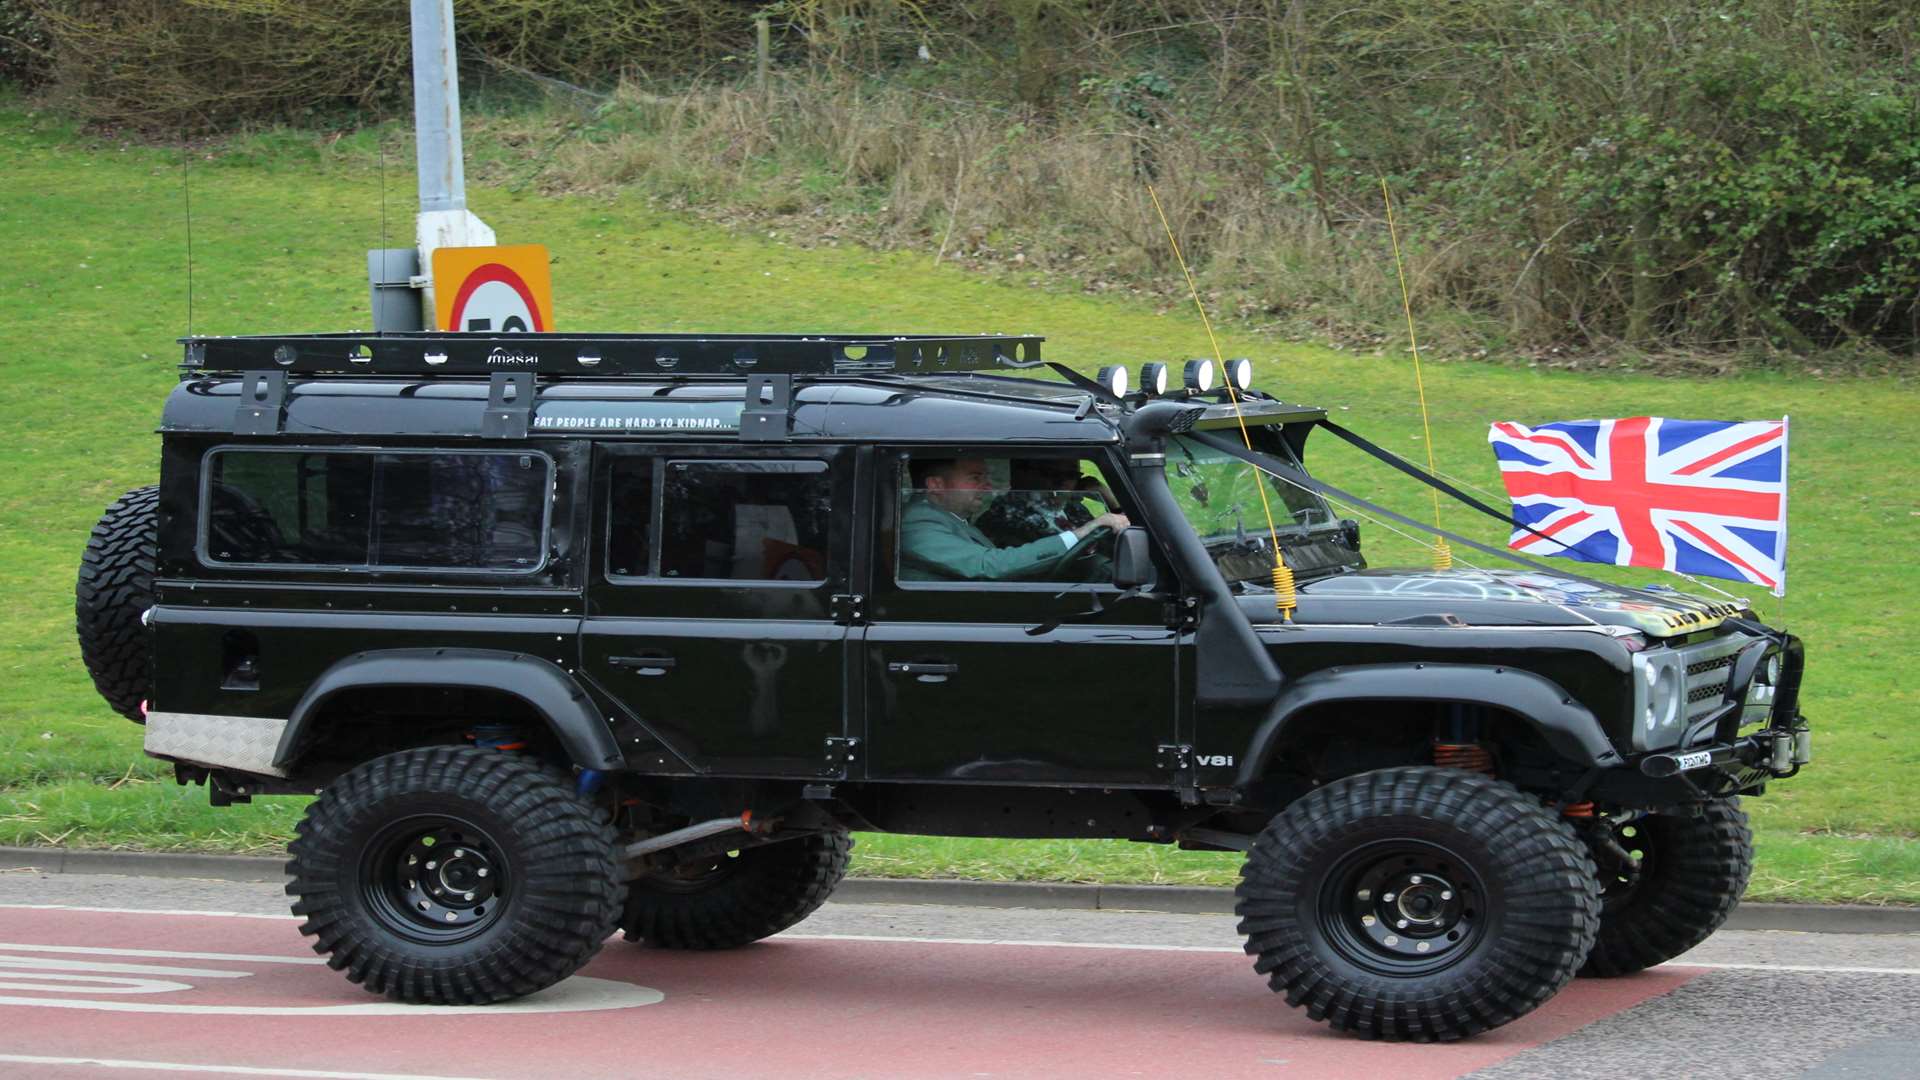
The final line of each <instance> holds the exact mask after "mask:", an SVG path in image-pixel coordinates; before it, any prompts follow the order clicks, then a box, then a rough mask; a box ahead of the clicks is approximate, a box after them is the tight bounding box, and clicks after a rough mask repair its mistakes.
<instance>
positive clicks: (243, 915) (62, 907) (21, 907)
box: [0, 904, 300, 922]
mask: <svg viewBox="0 0 1920 1080" xmlns="http://www.w3.org/2000/svg"><path fill="white" fill-rule="evenodd" d="M0 910H12V911H98V912H101V913H103V914H106V915H206V916H211V917H213V918H216V919H274V920H277V921H280V922H291V921H294V920H296V919H299V918H300V916H298V915H262V914H260V913H258V912H254V911H184V910H175V909H172V908H127V907H82V906H80V905H78V904H0Z"/></svg>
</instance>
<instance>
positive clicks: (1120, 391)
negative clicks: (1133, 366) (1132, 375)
mask: <svg viewBox="0 0 1920 1080" xmlns="http://www.w3.org/2000/svg"><path fill="white" fill-rule="evenodd" d="M1094 380H1095V381H1096V382H1098V383H1099V384H1100V385H1101V386H1104V387H1106V388H1107V390H1108V391H1110V392H1111V393H1112V394H1113V396H1114V397H1126V396H1127V369H1126V368H1125V367H1124V366H1122V365H1120V364H1108V365H1107V366H1106V367H1103V368H1101V369H1100V374H1098V375H1096V376H1095V377H1094Z"/></svg>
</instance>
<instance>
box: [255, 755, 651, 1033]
mask: <svg viewBox="0 0 1920 1080" xmlns="http://www.w3.org/2000/svg"><path fill="white" fill-rule="evenodd" d="M295 832H296V836H295V838H294V841H293V843H292V844H291V845H289V847H288V851H289V853H290V855H291V858H290V859H289V860H288V862H287V874H288V876H290V877H291V878H292V881H291V882H290V883H289V884H288V885H287V892H288V893H289V894H290V895H292V896H294V897H296V898H297V899H296V901H295V903H294V905H293V913H294V914H295V915H302V916H305V917H306V922H305V923H303V924H302V925H301V927H300V932H301V933H303V934H307V935H309V936H311V937H313V938H314V943H313V949H314V951H315V952H317V953H320V954H321V955H323V956H325V957H326V958H327V964H328V966H330V967H332V968H334V969H335V970H338V971H342V972H345V973H346V976H347V978H349V979H351V980H352V981H354V982H356V983H360V984H362V985H364V986H365V987H366V988H367V989H368V990H370V991H372V992H374V993H377V994H385V995H386V996H387V997H390V998H393V999H395V1000H397V1001H408V1002H418V1003H427V1004H435V1005H452V1004H458V1005H481V1004H486V1003H488V1002H494V1001H505V1000H507V999H509V998H516V997H521V996H524V995H526V994H531V993H533V992H535V991H537V990H543V989H545V988H547V987H549V986H552V985H553V984H554V983H557V982H559V981H560V980H561V979H564V978H566V977H567V976H568V975H571V974H573V973H574V972H575V971H578V970H579V969H580V967H581V966H582V965H583V964H585V963H586V962H587V961H588V960H589V959H591V958H592V956H593V954H594V953H596V952H599V951H600V946H601V945H602V943H604V942H605V941H606V939H607V936H608V935H610V934H611V933H613V929H614V924H615V923H616V922H617V921H618V919H619V916H620V906H621V902H622V900H623V899H624V895H625V890H624V888H623V887H622V885H621V883H620V875H619V873H618V872H617V870H616V866H617V864H616V861H615V858H614V847H613V830H612V828H611V827H610V826H608V825H607V824H605V823H603V822H602V821H601V819H600V815H599V814H598V813H597V812H596V811H595V809H594V807H593V806H592V805H591V804H589V803H588V802H587V801H586V800H585V799H583V798H581V797H580V796H578V795H576V794H575V793H574V791H573V789H572V787H571V786H570V785H569V784H567V783H566V782H565V780H564V779H563V778H562V777H560V776H559V775H557V774H555V773H552V772H549V771H547V770H545V769H543V768H541V767H540V766H538V765H536V764H534V763H533V762H531V761H527V760H525V759H522V758H517V757H513V756H511V755H509V754H506V753H502V752H499V751H494V750H478V749H473V748H469V747H451V746H436V747H427V748H424V749H419V750H406V751H402V752H400V753H397V754H389V755H387V756H386V757H382V758H376V759H374V760H373V761H369V762H367V763H366V764H364V765H361V766H359V767H357V768H355V769H353V770H352V771H350V772H348V773H346V774H345V775H343V776H341V777H340V778H339V779H337V780H335V781H334V782H333V783H331V784H329V785H328V786H327V788H326V790H325V791H323V792H322V793H321V795H320V797H319V798H318V799H315V800H314V801H313V803H312V805H311V806H310V807H308V809H307V814H306V817H305V818H304V819H303V820H302V821H301V822H300V824H299V825H298V827H297V828H296V830H295Z"/></svg>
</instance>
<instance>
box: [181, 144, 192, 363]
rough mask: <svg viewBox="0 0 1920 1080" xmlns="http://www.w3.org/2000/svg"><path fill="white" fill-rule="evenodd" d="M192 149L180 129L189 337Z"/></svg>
mask: <svg viewBox="0 0 1920 1080" xmlns="http://www.w3.org/2000/svg"><path fill="white" fill-rule="evenodd" d="M192 157H193V152H192V148H191V147H189V146H188V145H187V130H186V128H184V127H183V128H181V129H180V201H181V203H182V204H183V205H184V206H185V207H186V216H187V336H188V337H192V336H193V182H192V173H193V170H192V167H191V166H190V165H189V164H188V162H189V161H190V160H191V159H192Z"/></svg>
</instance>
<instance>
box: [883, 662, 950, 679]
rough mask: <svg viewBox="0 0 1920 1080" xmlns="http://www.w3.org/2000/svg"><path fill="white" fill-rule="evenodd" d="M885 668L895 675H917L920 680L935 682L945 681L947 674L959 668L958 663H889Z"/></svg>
mask: <svg viewBox="0 0 1920 1080" xmlns="http://www.w3.org/2000/svg"><path fill="white" fill-rule="evenodd" d="M887 670H888V671H891V672H893V673H894V674H896V675H914V676H917V677H918V678H919V680H920V681H921V682H927V683H937V682H946V681H947V676H949V675H952V674H955V673H957V672H958V671H959V670H960V665H959V664H901V663H891V664H888V665H887Z"/></svg>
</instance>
